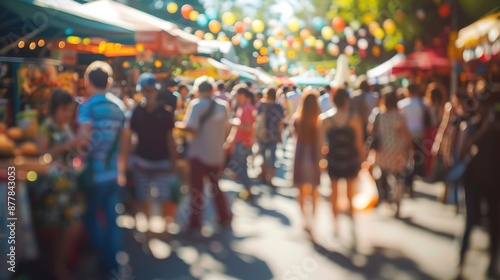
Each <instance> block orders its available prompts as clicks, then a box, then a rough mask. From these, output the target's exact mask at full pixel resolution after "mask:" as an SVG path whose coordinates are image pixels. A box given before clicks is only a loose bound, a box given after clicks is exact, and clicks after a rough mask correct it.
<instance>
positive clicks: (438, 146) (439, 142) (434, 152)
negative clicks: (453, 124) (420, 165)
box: [431, 103, 452, 156]
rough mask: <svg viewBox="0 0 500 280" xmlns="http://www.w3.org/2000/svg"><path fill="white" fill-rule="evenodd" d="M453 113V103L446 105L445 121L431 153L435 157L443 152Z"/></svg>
mask: <svg viewBox="0 0 500 280" xmlns="http://www.w3.org/2000/svg"><path fill="white" fill-rule="evenodd" d="M451 113H452V108H451V103H446V105H445V111H444V114H443V119H442V120H441V124H440V125H439V129H438V132H437V134H436V137H435V138H434V143H433V144H432V150H431V152H432V155H433V156H436V155H438V154H439V153H440V151H441V146H442V143H443V139H444V137H445V135H446V130H447V129H448V126H449V122H450V117H451Z"/></svg>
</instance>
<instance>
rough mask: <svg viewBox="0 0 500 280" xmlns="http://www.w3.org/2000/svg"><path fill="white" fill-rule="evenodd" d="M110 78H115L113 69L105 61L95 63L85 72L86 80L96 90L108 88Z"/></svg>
mask: <svg viewBox="0 0 500 280" xmlns="http://www.w3.org/2000/svg"><path fill="white" fill-rule="evenodd" d="M110 77H113V69H112V68H111V66H110V65H109V64H107V63H106V62H104V61H94V62H92V63H91V64H90V65H89V66H88V67H87V69H86V70H85V78H86V79H88V81H89V82H90V83H91V84H92V85H93V86H94V87H95V88H99V89H104V88H106V87H107V86H108V81H109V78H110Z"/></svg>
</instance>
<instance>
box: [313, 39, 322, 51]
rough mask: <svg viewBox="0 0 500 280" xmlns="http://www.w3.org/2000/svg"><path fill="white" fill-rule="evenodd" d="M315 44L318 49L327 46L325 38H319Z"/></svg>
mask: <svg viewBox="0 0 500 280" xmlns="http://www.w3.org/2000/svg"><path fill="white" fill-rule="evenodd" d="M314 46H315V47H316V49H321V50H322V49H324V48H325V42H323V40H320V39H317V40H316V42H315V44H314Z"/></svg>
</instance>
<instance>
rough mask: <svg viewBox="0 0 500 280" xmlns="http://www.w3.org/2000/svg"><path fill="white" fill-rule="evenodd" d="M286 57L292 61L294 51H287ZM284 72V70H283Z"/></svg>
mask: <svg viewBox="0 0 500 280" xmlns="http://www.w3.org/2000/svg"><path fill="white" fill-rule="evenodd" d="M287 55H288V57H289V58H291V59H294V58H295V52H294V51H288V53H287ZM285 70H286V69H285Z"/></svg>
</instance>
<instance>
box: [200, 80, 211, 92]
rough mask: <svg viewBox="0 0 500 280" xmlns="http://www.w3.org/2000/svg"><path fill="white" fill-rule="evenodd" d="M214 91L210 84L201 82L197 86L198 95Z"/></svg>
mask: <svg viewBox="0 0 500 280" xmlns="http://www.w3.org/2000/svg"><path fill="white" fill-rule="evenodd" d="M213 90H214V86H213V85H212V83H209V82H207V81H205V82H202V83H201V84H200V85H199V86H198V91H199V92H200V93H202V92H212V91H213Z"/></svg>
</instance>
